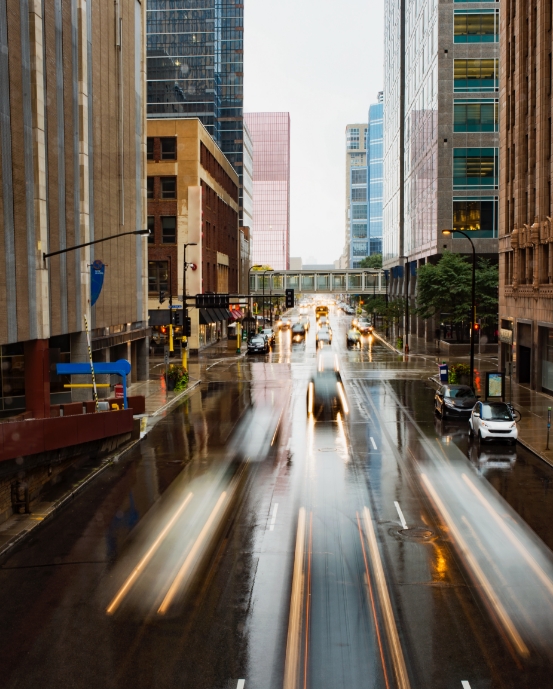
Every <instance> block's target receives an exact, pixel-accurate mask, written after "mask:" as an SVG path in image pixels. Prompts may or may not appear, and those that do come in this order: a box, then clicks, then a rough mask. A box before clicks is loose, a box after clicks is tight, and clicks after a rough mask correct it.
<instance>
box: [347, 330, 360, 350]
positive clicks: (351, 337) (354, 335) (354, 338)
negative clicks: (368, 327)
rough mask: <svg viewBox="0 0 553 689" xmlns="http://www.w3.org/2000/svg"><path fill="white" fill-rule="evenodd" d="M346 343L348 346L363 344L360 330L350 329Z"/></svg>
mask: <svg viewBox="0 0 553 689" xmlns="http://www.w3.org/2000/svg"><path fill="white" fill-rule="evenodd" d="M346 345H347V347H360V346H361V335H360V334H359V331H358V330H355V329H354V328H351V329H350V330H348V334H347V336H346Z"/></svg>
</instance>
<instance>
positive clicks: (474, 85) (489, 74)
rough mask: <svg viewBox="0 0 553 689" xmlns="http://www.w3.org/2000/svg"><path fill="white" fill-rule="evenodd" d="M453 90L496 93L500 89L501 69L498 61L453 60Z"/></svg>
mask: <svg viewBox="0 0 553 689" xmlns="http://www.w3.org/2000/svg"><path fill="white" fill-rule="evenodd" d="M453 79H454V86H453V90H454V91H457V92H460V91H496V90H497V89H498V88H499V67H498V60H496V59H484V60H480V59H474V60H473V59H470V60H458V59H455V60H453Z"/></svg>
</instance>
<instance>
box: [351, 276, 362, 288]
mask: <svg viewBox="0 0 553 689" xmlns="http://www.w3.org/2000/svg"><path fill="white" fill-rule="evenodd" d="M361 287H362V278H361V273H348V289H361Z"/></svg>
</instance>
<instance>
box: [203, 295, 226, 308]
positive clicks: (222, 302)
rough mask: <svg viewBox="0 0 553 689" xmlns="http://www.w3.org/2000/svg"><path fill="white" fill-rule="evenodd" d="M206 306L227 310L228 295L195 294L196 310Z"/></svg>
mask: <svg viewBox="0 0 553 689" xmlns="http://www.w3.org/2000/svg"><path fill="white" fill-rule="evenodd" d="M208 306H216V307H217V306H218V307H219V308H223V309H228V306H229V295H228V294H215V293H214V292H209V293H207V294H196V308H197V309H201V308H204V307H208Z"/></svg>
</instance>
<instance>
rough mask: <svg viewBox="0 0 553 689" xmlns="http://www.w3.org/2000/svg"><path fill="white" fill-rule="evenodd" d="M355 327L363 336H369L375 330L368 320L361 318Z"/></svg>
mask: <svg viewBox="0 0 553 689" xmlns="http://www.w3.org/2000/svg"><path fill="white" fill-rule="evenodd" d="M355 327H356V328H357V330H359V332H360V333H361V335H368V334H369V333H372V331H373V329H374V328H373V326H372V323H371V322H370V321H369V320H368V319H367V318H359V320H358V321H357V323H356V326H355Z"/></svg>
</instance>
